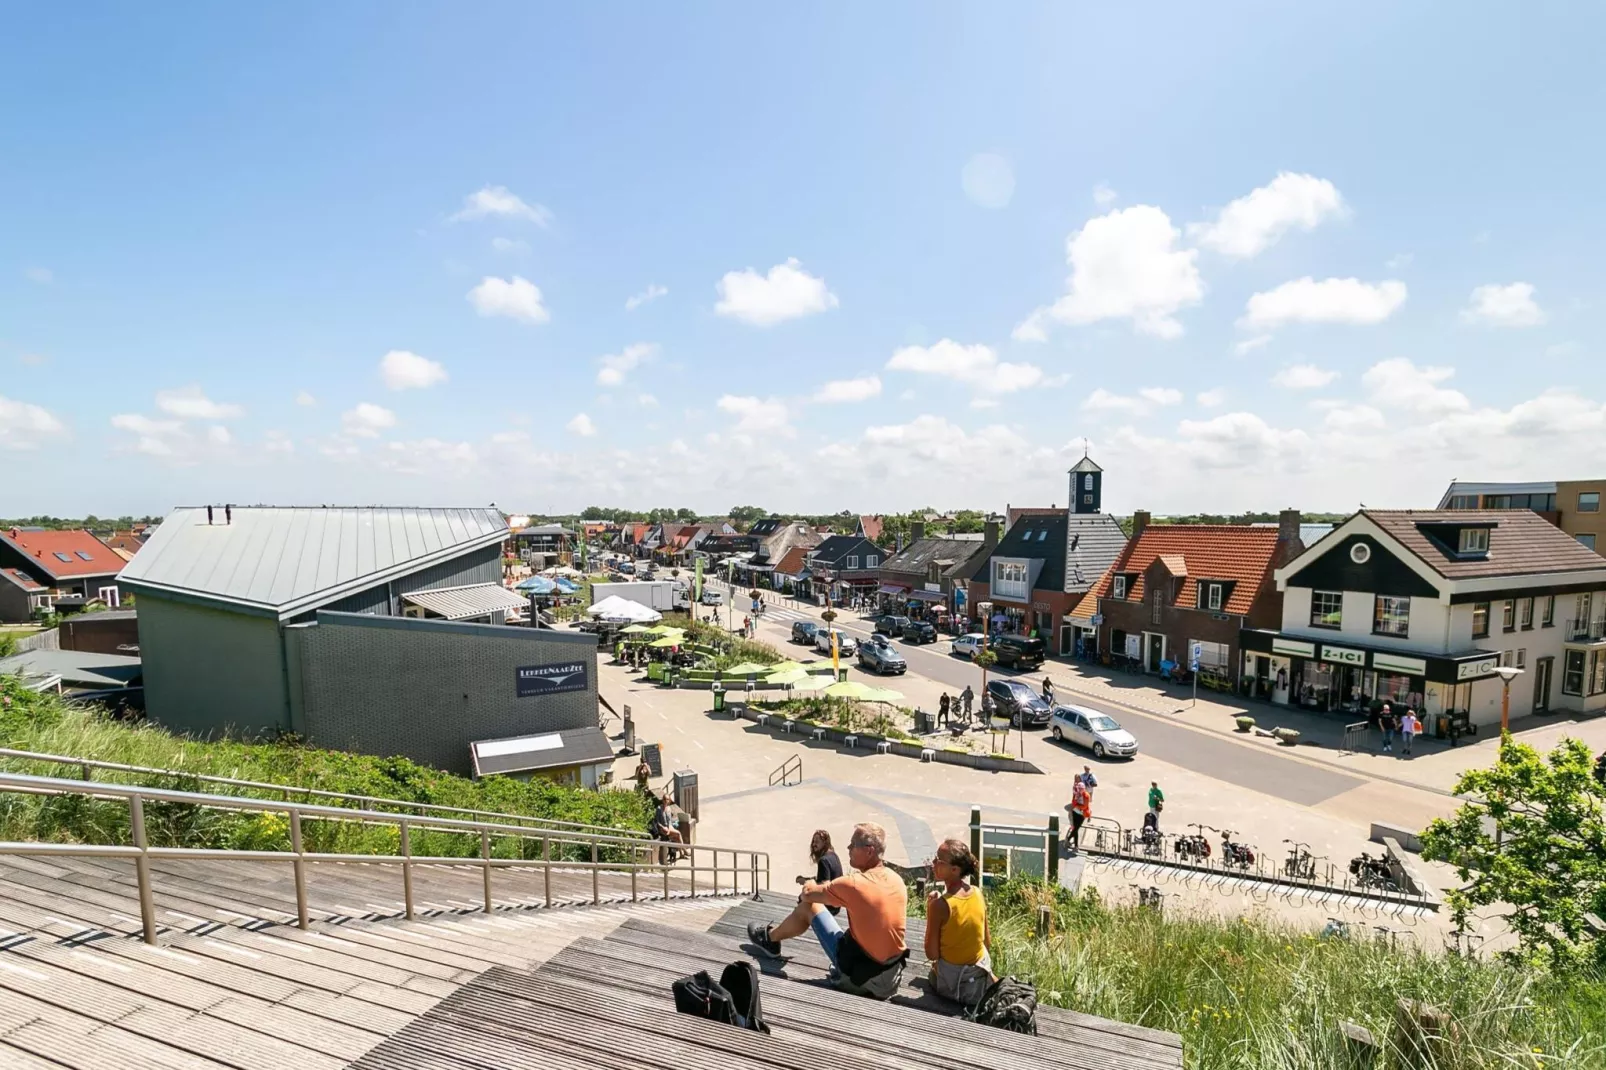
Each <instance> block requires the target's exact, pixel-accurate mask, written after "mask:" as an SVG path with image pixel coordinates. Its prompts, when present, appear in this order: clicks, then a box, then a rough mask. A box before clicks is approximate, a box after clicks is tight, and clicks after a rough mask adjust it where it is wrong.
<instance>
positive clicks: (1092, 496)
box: [1071, 453, 1104, 513]
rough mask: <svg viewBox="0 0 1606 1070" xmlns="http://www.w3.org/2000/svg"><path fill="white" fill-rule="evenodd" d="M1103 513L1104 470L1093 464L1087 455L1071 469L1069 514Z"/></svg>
mask: <svg viewBox="0 0 1606 1070" xmlns="http://www.w3.org/2000/svg"><path fill="white" fill-rule="evenodd" d="M1103 511H1104V469H1102V468H1100V467H1099V466H1098V465H1096V464H1094V463H1093V459H1092V458H1091V457H1089V456H1087V454H1085V453H1084V454H1083V455H1082V459H1081V460H1080V461H1077V462H1076V466H1075V467H1074V468H1072V469H1071V512H1072V513H1100V512H1103Z"/></svg>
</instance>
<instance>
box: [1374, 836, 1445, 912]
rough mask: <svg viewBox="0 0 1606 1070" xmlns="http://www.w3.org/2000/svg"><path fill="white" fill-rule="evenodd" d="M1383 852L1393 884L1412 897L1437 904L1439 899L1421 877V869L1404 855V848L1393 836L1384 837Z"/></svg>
mask: <svg viewBox="0 0 1606 1070" xmlns="http://www.w3.org/2000/svg"><path fill="white" fill-rule="evenodd" d="M1383 852H1384V854H1385V855H1386V856H1387V857H1388V861H1389V872H1390V875H1391V876H1393V877H1394V878H1395V881H1394V883H1396V884H1398V885H1399V886H1400V887H1401V888H1403V889H1405V890H1406V891H1407V892H1409V893H1411V894H1412V895H1420V896H1422V897H1423V898H1424V899H1430V900H1433V901H1434V902H1438V898H1439V897H1438V894H1437V893H1436V892H1434V890H1433V886H1432V885H1431V884H1429V883H1428V882H1427V879H1426V878H1425V877H1423V876H1422V871H1421V869H1419V868H1418V867H1417V865H1416V862H1415V861H1413V860H1412V858H1411V856H1410V855H1408V854H1406V852H1405V848H1404V847H1402V846H1401V845H1400V841H1399V840H1397V839H1395V838H1394V837H1393V836H1384V837H1383Z"/></svg>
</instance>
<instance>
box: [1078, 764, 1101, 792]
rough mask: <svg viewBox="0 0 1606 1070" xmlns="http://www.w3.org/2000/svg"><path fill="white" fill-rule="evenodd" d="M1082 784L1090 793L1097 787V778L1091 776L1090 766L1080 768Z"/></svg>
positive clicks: (1091, 768) (1091, 769)
mask: <svg viewBox="0 0 1606 1070" xmlns="http://www.w3.org/2000/svg"><path fill="white" fill-rule="evenodd" d="M1082 783H1084V784H1086V785H1087V790H1088V791H1090V792H1091V791H1092V790H1093V789H1094V788H1096V787H1098V786H1099V778H1098V777H1096V776H1094V775H1093V767H1092V766H1091V765H1084V766H1082Z"/></svg>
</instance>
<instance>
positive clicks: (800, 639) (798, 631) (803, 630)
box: [792, 620, 820, 646]
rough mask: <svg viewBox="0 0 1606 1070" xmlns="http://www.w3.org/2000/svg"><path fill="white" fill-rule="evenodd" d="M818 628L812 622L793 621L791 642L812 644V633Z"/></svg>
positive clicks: (818, 628)
mask: <svg viewBox="0 0 1606 1070" xmlns="http://www.w3.org/2000/svg"><path fill="white" fill-rule="evenodd" d="M819 630H820V626H819V625H818V624H815V623H814V622H813V621H812V620H795V621H793V622H792V642H794V643H807V644H809V645H811V646H812V645H813V644H814V633H815V632H817V631H819Z"/></svg>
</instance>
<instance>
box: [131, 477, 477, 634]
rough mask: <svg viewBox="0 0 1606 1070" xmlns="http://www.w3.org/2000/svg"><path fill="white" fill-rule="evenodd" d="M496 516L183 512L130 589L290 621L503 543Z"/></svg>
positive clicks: (312, 510) (291, 509) (159, 535)
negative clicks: (209, 515)
mask: <svg viewBox="0 0 1606 1070" xmlns="http://www.w3.org/2000/svg"><path fill="white" fill-rule="evenodd" d="M506 537H507V521H506V520H505V519H503V517H502V514H501V513H500V512H498V511H497V510H495V509H415V508H390V507H385V506H362V507H356V508H345V507H333V508H319V507H300V506H284V507H280V506H255V505H251V506H235V507H234V509H233V522H232V523H228V524H225V523H224V522H223V510H222V509H221V508H218V509H215V510H214V513H213V523H211V524H208V523H207V522H206V509H205V508H204V507H200V508H197V507H187V508H181V509H175V510H173V512H172V513H171V514H169V516H168V517H167V519H166V520H164V521H163V522H162V525H161V527H159V528H157V529H156V534H154V535H152V536H151V540H150V541H149V542H147V543H146V544H145V545H144V546H143V547H142V548H141V549H140V551H139V553H138V554H136V555H134V560H133V561H130V562H129V563H128V565H127V566H126V567H125V568H124V569H123V572H122V576H121V577H120V580H121V582H122V583H124V584H126V585H128V586H129V587H131V588H133V589H134V590H135V591H136V592H138V591H151V592H156V593H170V594H177V595H181V596H189V597H193V598H200V599H204V600H208V601H215V602H221V603H226V604H229V605H232V606H237V607H243V608H253V609H257V610H261V611H268V612H271V613H275V614H277V615H278V616H280V617H288V616H292V615H294V614H297V613H303V612H306V611H307V610H309V609H315V608H317V607H318V606H321V605H326V604H328V603H329V602H333V601H335V600H337V599H339V598H342V597H344V596H345V595H348V594H352V593H355V592H356V591H360V590H363V589H364V588H367V587H372V586H373V585H375V584H377V583H384V582H386V581H388V580H392V579H395V578H397V577H399V576H403V575H407V574H408V573H412V572H416V571H418V570H419V569H421V568H425V567H427V566H429V565H433V564H437V563H439V562H442V561H447V560H450V559H451V558H454V557H457V556H458V555H460V554H462V553H465V552H467V551H469V550H472V549H475V548H478V547H482V546H490V545H495V544H498V543H501V542H502V541H503V540H504V539H505V538H506Z"/></svg>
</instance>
